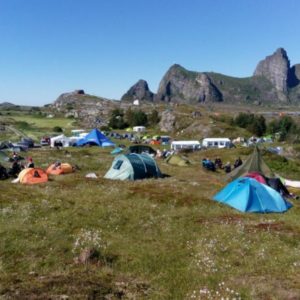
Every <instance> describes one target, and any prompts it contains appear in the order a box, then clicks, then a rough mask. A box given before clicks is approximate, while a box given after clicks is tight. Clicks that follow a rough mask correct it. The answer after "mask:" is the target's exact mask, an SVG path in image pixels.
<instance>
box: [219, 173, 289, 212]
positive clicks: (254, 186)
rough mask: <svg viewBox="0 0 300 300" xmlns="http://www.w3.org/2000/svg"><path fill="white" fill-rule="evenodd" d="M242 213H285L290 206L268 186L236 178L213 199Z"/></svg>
mask: <svg viewBox="0 0 300 300" xmlns="http://www.w3.org/2000/svg"><path fill="white" fill-rule="evenodd" d="M213 199H214V200H216V201H218V202H221V203H224V204H227V205H229V206H232V207H233V208H235V209H237V210H239V211H242V212H261V213H270V212H285V211H287V210H288V209H289V208H290V207H292V204H291V203H289V202H287V201H286V200H285V199H284V198H282V197H281V195H280V194H279V193H278V192H277V191H276V190H274V189H272V188H270V187H269V186H267V185H265V184H262V183H260V182H258V181H256V180H255V179H252V178H246V177H242V178H238V179H236V180H234V181H232V182H231V183H229V184H228V185H227V186H226V187H225V188H224V189H222V190H221V191H220V192H219V193H218V194H216V195H215V196H214V198H213Z"/></svg>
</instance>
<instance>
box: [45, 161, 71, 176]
mask: <svg viewBox="0 0 300 300" xmlns="http://www.w3.org/2000/svg"><path fill="white" fill-rule="evenodd" d="M72 172H73V168H72V166H71V165H70V164H68V163H62V164H60V165H59V166H55V164H52V165H50V166H49V167H48V169H47V170H46V173H47V174H48V175H50V174H51V175H61V174H68V173H72Z"/></svg>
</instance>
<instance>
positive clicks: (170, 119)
mask: <svg viewBox="0 0 300 300" xmlns="http://www.w3.org/2000/svg"><path fill="white" fill-rule="evenodd" d="M175 120H176V117H175V115H174V113H173V112H171V111H169V110H165V111H163V112H162V114H161V119H160V122H159V127H160V131H162V132H171V131H173V129H174V126H175Z"/></svg>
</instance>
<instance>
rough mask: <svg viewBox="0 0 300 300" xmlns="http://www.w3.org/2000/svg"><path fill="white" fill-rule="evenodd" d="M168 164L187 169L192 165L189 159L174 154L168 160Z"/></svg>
mask: <svg viewBox="0 0 300 300" xmlns="http://www.w3.org/2000/svg"><path fill="white" fill-rule="evenodd" d="M166 163H168V164H170V165H174V166H180V167H185V166H188V165H189V164H190V161H189V160H188V159H187V158H184V157H181V156H179V155H176V154H173V155H169V156H168V157H167V158H166Z"/></svg>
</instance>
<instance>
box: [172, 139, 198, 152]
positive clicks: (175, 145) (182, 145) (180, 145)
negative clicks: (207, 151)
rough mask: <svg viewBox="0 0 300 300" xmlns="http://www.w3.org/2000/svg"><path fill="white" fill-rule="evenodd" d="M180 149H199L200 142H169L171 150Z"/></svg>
mask: <svg viewBox="0 0 300 300" xmlns="http://www.w3.org/2000/svg"><path fill="white" fill-rule="evenodd" d="M182 149H190V150H200V149H201V144H200V142H199V141H174V142H172V143H171V150H174V151H176V150H182Z"/></svg>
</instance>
